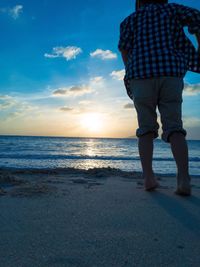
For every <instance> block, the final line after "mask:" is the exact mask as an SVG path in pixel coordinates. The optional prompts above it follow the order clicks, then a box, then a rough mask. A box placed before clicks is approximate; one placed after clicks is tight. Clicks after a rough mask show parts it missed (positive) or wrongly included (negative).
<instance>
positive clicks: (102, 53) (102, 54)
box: [90, 49, 117, 60]
mask: <svg viewBox="0 0 200 267" xmlns="http://www.w3.org/2000/svg"><path fill="white" fill-rule="evenodd" d="M90 56H91V57H97V58H100V59H102V60H108V59H115V58H117V54H115V53H113V52H112V51H110V50H102V49H97V50H95V51H94V52H91V53H90Z"/></svg>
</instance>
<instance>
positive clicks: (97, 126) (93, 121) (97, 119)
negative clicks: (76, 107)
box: [81, 113, 103, 132]
mask: <svg viewBox="0 0 200 267" xmlns="http://www.w3.org/2000/svg"><path fill="white" fill-rule="evenodd" d="M81 125H82V126H83V127H84V128H85V129H87V130H89V131H92V132H99V131H100V130H101V129H102V127H103V120H102V117H101V115H100V114H98V113H88V114H85V115H83V116H82V118H81Z"/></svg>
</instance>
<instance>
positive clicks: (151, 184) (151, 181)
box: [144, 177, 159, 191]
mask: <svg viewBox="0 0 200 267" xmlns="http://www.w3.org/2000/svg"><path fill="white" fill-rule="evenodd" d="M157 187H159V183H158V182H157V181H156V179H155V178H154V177H152V178H148V179H144V188H145V190H146V191H153V190H155V189H156V188H157Z"/></svg>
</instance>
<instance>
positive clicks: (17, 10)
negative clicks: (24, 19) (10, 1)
mask: <svg viewBox="0 0 200 267" xmlns="http://www.w3.org/2000/svg"><path fill="white" fill-rule="evenodd" d="M22 12H23V6H22V5H16V6H14V7H13V8H11V9H10V15H11V17H13V19H17V18H18V17H19V15H20V14H21V13H22Z"/></svg>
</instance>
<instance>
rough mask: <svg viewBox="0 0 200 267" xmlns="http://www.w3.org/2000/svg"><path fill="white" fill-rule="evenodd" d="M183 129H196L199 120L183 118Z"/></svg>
mask: <svg viewBox="0 0 200 267" xmlns="http://www.w3.org/2000/svg"><path fill="white" fill-rule="evenodd" d="M183 123H184V127H186V128H187V127H188V128H189V127H191V128H193V127H198V126H199V125H200V118H198V117H183Z"/></svg>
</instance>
